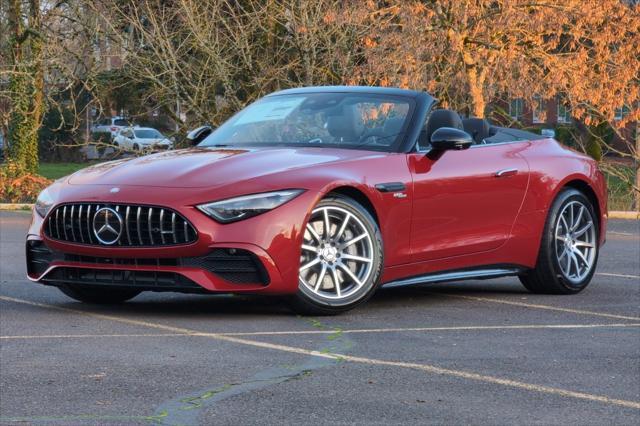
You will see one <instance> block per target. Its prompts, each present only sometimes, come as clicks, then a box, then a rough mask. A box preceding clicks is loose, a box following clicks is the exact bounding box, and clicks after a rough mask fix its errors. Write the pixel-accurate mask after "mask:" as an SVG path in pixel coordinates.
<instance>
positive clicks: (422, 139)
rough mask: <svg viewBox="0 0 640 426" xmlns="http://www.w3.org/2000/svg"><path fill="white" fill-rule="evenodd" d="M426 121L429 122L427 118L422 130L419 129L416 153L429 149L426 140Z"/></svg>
mask: <svg viewBox="0 0 640 426" xmlns="http://www.w3.org/2000/svg"><path fill="white" fill-rule="evenodd" d="M427 121H429V117H427V119H426V120H425V121H424V124H423V125H422V129H420V135H419V136H418V142H417V143H416V151H424V150H425V149H427V148H428V147H429V141H428V140H427Z"/></svg>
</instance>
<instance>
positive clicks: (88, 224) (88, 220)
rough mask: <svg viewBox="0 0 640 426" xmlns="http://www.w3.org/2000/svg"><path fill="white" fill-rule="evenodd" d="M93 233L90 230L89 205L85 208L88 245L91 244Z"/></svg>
mask: <svg viewBox="0 0 640 426" xmlns="http://www.w3.org/2000/svg"><path fill="white" fill-rule="evenodd" d="M92 233H93V231H92V230H91V204H89V205H88V206H87V235H88V236H89V243H90V244H93V237H92V236H91V234H92Z"/></svg>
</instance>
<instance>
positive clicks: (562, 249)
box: [520, 189, 599, 294]
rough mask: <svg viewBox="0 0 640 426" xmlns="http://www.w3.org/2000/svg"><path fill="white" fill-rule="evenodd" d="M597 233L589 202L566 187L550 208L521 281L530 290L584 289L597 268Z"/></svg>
mask: <svg viewBox="0 0 640 426" xmlns="http://www.w3.org/2000/svg"><path fill="white" fill-rule="evenodd" d="M598 235H599V232H598V220H597V216H596V214H595V210H594V206H593V205H592V204H591V201H589V199H588V198H587V197H586V196H585V195H584V194H583V193H582V192H580V191H577V190H575V189H565V190H564V191H562V192H561V193H560V195H558V197H557V198H556V200H555V201H554V202H553V205H552V206H551V209H550V210H549V216H548V217H547V222H546V224H545V229H544V235H543V237H542V243H541V245H540V252H539V254H538V261H537V264H536V267H535V268H534V269H533V270H531V271H529V272H528V273H527V274H524V275H522V276H520V281H521V282H522V284H523V285H524V286H525V287H526V288H527V289H528V290H529V291H531V292H533V293H548V294H574V293H578V292H580V291H582V290H584V289H585V287H587V285H589V282H590V281H591V278H592V277H593V274H594V272H595V269H596V264H597V261H598V250H599V244H598Z"/></svg>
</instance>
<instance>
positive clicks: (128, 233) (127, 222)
mask: <svg viewBox="0 0 640 426" xmlns="http://www.w3.org/2000/svg"><path fill="white" fill-rule="evenodd" d="M130 210H131V206H127V210H126V213H125V214H124V229H125V230H126V231H127V243H128V244H129V245H131V233H130V232H129V211H130Z"/></svg>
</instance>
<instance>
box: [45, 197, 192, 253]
mask: <svg viewBox="0 0 640 426" xmlns="http://www.w3.org/2000/svg"><path fill="white" fill-rule="evenodd" d="M104 207H108V208H110V209H112V210H114V211H115V212H116V213H117V214H118V215H119V216H120V218H121V220H122V229H121V230H120V231H121V232H120V237H119V238H118V239H117V241H114V242H113V243H112V244H104V243H103V242H101V241H100V240H99V239H98V238H97V235H96V234H95V232H94V226H93V220H94V217H95V215H96V212H98V211H99V210H100V209H102V208H104ZM114 224H115V225H117V226H119V222H118V221H117V219H115V222H114ZM44 232H45V234H46V235H47V237H49V238H52V239H54V240H60V241H68V242H73V243H80V244H90V245H112V246H120V247H155V246H171V245H178V244H189V243H192V242H194V241H196V239H197V233H196V230H195V228H194V227H193V226H192V225H191V224H190V223H189V221H188V220H187V219H185V218H184V217H182V216H181V215H180V214H179V213H176V212H175V211H173V210H171V209H167V208H162V207H153V206H138V205H127V204H98V203H82V204H64V205H61V206H58V207H57V208H56V209H55V210H53V211H52V212H51V213H50V214H49V217H48V219H47V222H46V226H45V227H44Z"/></svg>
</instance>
